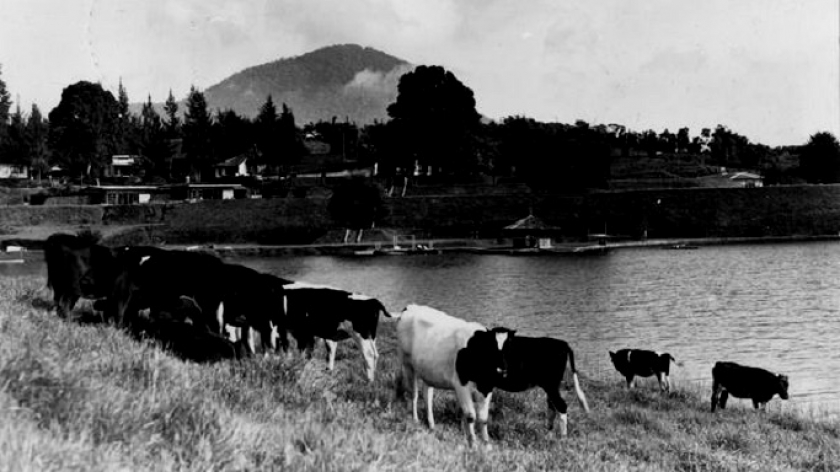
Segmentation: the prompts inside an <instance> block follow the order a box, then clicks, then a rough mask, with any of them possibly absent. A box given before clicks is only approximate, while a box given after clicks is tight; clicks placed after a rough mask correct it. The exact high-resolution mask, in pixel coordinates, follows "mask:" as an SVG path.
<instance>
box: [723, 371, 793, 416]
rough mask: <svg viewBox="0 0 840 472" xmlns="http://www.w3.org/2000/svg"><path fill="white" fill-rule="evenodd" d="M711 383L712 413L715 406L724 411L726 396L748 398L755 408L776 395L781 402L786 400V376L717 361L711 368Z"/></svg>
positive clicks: (764, 405) (765, 403)
mask: <svg viewBox="0 0 840 472" xmlns="http://www.w3.org/2000/svg"><path fill="white" fill-rule="evenodd" d="M712 381H713V383H712V412H714V411H715V408H716V407H717V405H720V408H721V409H724V408H726V400H727V399H728V398H729V395H730V394H731V395H732V396H733V397H735V398H749V399H751V400H752V403H753V407H754V408H756V409H758V408H759V407H761V408H762V409H764V408H766V407H767V402H769V401H770V400H771V399H773V396H775V395H777V394H778V395H779V397H781V399H782V400H787V399H788V387H789V383H788V377H787V376H786V375H781V374H774V373H773V372H770V371H768V370H764V369H760V368H758V367H748V366H743V365H740V364H736V363H734V362H717V363H715V366H714V367H713V368H712ZM718 395H720V399H718Z"/></svg>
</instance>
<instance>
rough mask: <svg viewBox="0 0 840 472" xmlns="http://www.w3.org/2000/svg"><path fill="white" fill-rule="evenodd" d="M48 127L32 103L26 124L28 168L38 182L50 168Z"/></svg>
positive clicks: (36, 106) (39, 111)
mask: <svg viewBox="0 0 840 472" xmlns="http://www.w3.org/2000/svg"><path fill="white" fill-rule="evenodd" d="M48 126H49V125H48V123H47V122H46V121H45V120H44V117H43V115H41V110H40V109H39V108H38V105H35V104H34V103H33V104H32V112H31V113H30V114H29V120H28V121H27V122H26V137H27V140H28V143H29V145H28V149H29V156H28V158H29V166H30V168H31V169H32V172H33V173H34V174H35V175H36V176H37V177H38V180H41V177H42V176H43V174H45V173H47V172H48V171H49V168H50V166H49V157H50V150H49V146H48V145H47V136H48V134H49V127H48Z"/></svg>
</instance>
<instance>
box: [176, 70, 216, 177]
mask: <svg viewBox="0 0 840 472" xmlns="http://www.w3.org/2000/svg"><path fill="white" fill-rule="evenodd" d="M186 106H187V110H186V112H185V113H184V125H183V134H184V147H183V148H184V154H186V156H187V161H188V162H189V165H190V173H194V172H196V171H198V172H203V171H206V170H207V169H209V167H210V165H212V163H213V147H212V145H211V139H210V136H211V133H212V126H213V121H212V119H211V117H210V112H209V111H208V110H207V100H206V99H205V98H204V94H203V93H201V92H200V91H199V90H198V89H197V88H195V86H192V87H190V94H189V96H188V97H187V104H186Z"/></svg>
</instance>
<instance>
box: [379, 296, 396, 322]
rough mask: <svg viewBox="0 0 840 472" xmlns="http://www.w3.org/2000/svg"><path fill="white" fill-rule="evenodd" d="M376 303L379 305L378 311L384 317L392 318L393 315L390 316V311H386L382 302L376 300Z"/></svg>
mask: <svg viewBox="0 0 840 472" xmlns="http://www.w3.org/2000/svg"><path fill="white" fill-rule="evenodd" d="M376 302H377V303H379V310H380V311H381V312H382V313H383V314H384V315H385V316H386V317H388V318H394V315H392V314H391V312H390V311H388V309H387V308H385V305H384V304H383V303H382V302H381V301H380V300H379V299H378V298H377V299H376Z"/></svg>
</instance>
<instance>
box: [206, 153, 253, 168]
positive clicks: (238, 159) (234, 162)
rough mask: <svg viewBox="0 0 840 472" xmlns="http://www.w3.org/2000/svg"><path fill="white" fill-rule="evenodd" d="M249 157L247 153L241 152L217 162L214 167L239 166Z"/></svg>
mask: <svg viewBox="0 0 840 472" xmlns="http://www.w3.org/2000/svg"><path fill="white" fill-rule="evenodd" d="M247 159H248V155H247V154H240V155H238V156H234V157H231V158H230V159H225V160H224V161H222V162H220V163H218V164H216V165H215V166H214V167H239V165H240V164H242V163H243V162H245V161H246V160H247Z"/></svg>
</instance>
